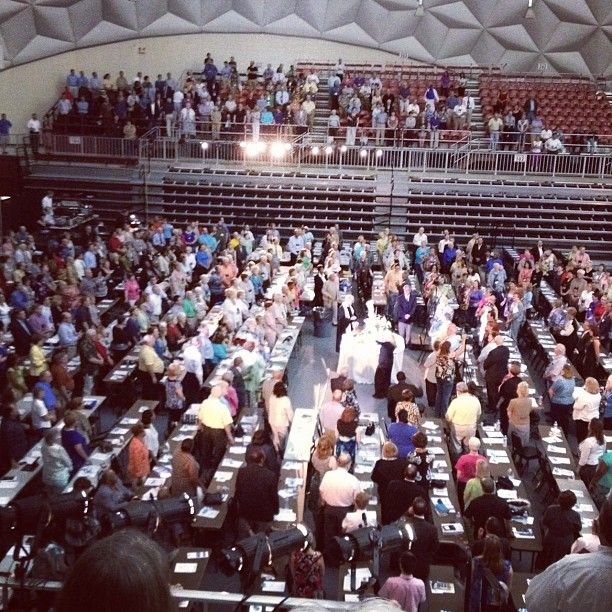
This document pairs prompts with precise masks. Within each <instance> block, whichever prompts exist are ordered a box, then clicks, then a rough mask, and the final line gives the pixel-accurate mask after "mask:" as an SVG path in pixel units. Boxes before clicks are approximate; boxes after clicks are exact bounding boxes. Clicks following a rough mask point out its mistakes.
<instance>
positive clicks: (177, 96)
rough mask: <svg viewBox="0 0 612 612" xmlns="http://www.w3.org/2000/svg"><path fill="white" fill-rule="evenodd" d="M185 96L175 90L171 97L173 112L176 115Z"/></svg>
mask: <svg viewBox="0 0 612 612" xmlns="http://www.w3.org/2000/svg"><path fill="white" fill-rule="evenodd" d="M184 98H185V95H184V94H183V92H182V91H181V90H180V89H177V90H176V91H175V92H174V94H173V95H172V102H173V104H174V112H175V113H176V114H177V115H178V114H179V113H180V112H181V110H182V108H183V99H184Z"/></svg>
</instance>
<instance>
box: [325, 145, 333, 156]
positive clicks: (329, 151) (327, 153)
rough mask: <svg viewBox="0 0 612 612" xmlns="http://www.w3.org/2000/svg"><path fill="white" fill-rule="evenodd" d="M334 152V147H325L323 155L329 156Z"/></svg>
mask: <svg viewBox="0 0 612 612" xmlns="http://www.w3.org/2000/svg"><path fill="white" fill-rule="evenodd" d="M333 152H334V147H332V146H330V145H327V146H326V147H325V155H331V154H332V153H333Z"/></svg>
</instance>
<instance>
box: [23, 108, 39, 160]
mask: <svg viewBox="0 0 612 612" xmlns="http://www.w3.org/2000/svg"><path fill="white" fill-rule="evenodd" d="M26 127H27V129H28V132H29V133H30V146H31V147H32V154H33V155H34V156H37V155H38V149H39V147H40V132H41V129H42V126H41V123H40V120H39V119H38V116H37V115H36V113H33V114H32V117H31V118H30V119H29V120H28V123H27V124H26Z"/></svg>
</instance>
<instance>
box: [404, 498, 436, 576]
mask: <svg viewBox="0 0 612 612" xmlns="http://www.w3.org/2000/svg"><path fill="white" fill-rule="evenodd" d="M428 508H429V501H428V500H427V499H426V498H423V497H415V498H414V501H413V502H412V517H411V518H410V519H409V521H408V523H410V525H411V526H412V529H413V531H414V535H415V540H414V542H412V546H411V547H410V552H411V553H412V554H413V555H414V556H415V557H416V558H417V567H416V569H415V571H414V574H413V575H414V577H415V578H420V579H421V580H423V581H424V582H426V581H427V579H428V578H429V567H430V565H431V564H432V562H433V559H434V557H435V556H436V553H437V552H438V546H439V545H440V541H439V539H438V530H437V529H436V527H435V526H434V525H432V524H431V523H430V522H429V521H428V520H427V519H426V518H425V517H426V515H427V511H428Z"/></svg>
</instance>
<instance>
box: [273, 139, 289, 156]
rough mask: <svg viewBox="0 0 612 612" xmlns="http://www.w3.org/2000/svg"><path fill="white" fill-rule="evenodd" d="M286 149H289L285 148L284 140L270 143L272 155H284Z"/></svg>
mask: <svg viewBox="0 0 612 612" xmlns="http://www.w3.org/2000/svg"><path fill="white" fill-rule="evenodd" d="M286 151H287V149H286V148H285V143H283V142H273V143H272V144H271V145H270V153H271V155H272V157H282V156H283V155H284V154H285V153H286Z"/></svg>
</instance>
